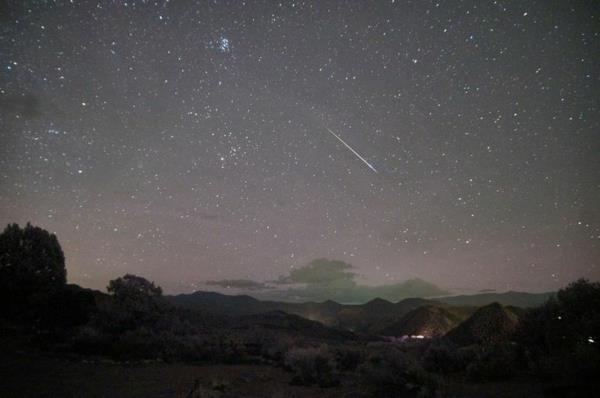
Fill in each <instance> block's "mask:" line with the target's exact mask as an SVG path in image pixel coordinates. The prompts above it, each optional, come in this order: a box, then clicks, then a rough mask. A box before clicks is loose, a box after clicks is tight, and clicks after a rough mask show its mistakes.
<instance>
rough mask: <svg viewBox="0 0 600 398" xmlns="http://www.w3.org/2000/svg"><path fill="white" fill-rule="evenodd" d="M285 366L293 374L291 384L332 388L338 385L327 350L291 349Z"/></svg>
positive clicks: (322, 348)
mask: <svg viewBox="0 0 600 398" xmlns="http://www.w3.org/2000/svg"><path fill="white" fill-rule="evenodd" d="M285 366H286V368H288V369H290V370H291V371H292V372H294V377H293V379H292V383H293V384H299V385H312V384H317V385H318V386H319V387H332V386H335V385H337V384H338V383H339V379H338V373H337V369H336V364H335V361H334V359H333V355H332V354H331V352H330V350H329V348H328V347H327V346H326V345H321V346H320V347H318V348H292V349H291V350H290V351H288V352H287V354H286V356H285Z"/></svg>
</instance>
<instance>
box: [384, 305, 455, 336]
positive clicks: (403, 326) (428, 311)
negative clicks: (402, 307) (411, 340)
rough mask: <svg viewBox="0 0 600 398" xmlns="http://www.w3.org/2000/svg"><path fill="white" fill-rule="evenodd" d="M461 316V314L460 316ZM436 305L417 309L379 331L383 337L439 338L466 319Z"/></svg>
mask: <svg viewBox="0 0 600 398" xmlns="http://www.w3.org/2000/svg"><path fill="white" fill-rule="evenodd" d="M461 315H462V314H461ZM461 315H458V314H457V313H453V312H451V311H450V310H448V309H446V308H443V307H441V306H437V305H424V306H421V307H418V308H416V309H414V310H412V311H410V312H408V313H407V314H406V315H404V316H403V317H402V318H400V319H399V320H397V321H395V322H393V323H391V324H389V325H388V326H386V327H385V328H383V329H382V330H380V331H379V333H378V334H381V335H383V336H411V335H422V336H425V337H439V336H443V335H444V334H446V333H447V332H448V331H450V330H451V329H453V328H455V327H456V326H457V325H458V324H459V323H460V322H462V321H463V320H464V319H465V318H466V317H465V316H464V315H462V316H461Z"/></svg>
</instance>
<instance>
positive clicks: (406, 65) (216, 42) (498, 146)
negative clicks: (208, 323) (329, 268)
mask: <svg viewBox="0 0 600 398" xmlns="http://www.w3.org/2000/svg"><path fill="white" fill-rule="evenodd" d="M599 65H600V6H599V4H598V3H597V2H595V1H569V2H566V1H543V2H542V1H527V2H522V1H512V0H510V1H475V0H473V1H469V0H465V1H458V2H453V1H400V0H397V1H386V2H384V1H364V2H354V1H315V2H302V1H299V2H280V3H278V2H271V1H256V2H254V1H246V2H243V1H183V0H181V1H177V0H171V1H168V0H161V1H149V0H148V1H135V0H132V1H116V0H115V1H76V0H72V1H59V0H57V1H8V2H5V3H4V5H1V6H0V222H1V223H2V224H7V223H9V222H19V223H25V222H27V221H31V222H32V223H33V224H36V225H39V226H41V227H43V228H46V229H48V230H51V231H53V232H55V233H56V234H57V236H58V238H59V240H60V242H61V244H62V246H63V249H64V251H65V254H66V257H67V270H68V278H69V280H70V281H71V282H75V283H80V284H82V285H84V286H89V287H95V288H103V287H105V286H106V284H107V281H108V280H109V279H112V278H114V277H116V276H120V275H123V274H124V273H135V274H138V275H142V276H144V277H147V278H149V279H153V280H155V281H157V282H158V283H159V284H160V285H161V286H163V287H164V288H165V290H166V291H167V292H183V291H191V290H195V289H196V288H198V287H199V286H200V285H201V284H202V282H203V281H206V280H216V279H242V278H249V279H253V280H258V281H264V280H272V279H275V278H277V276H279V275H282V274H286V273H287V272H288V271H289V269H290V267H298V266H302V265H304V264H306V263H308V262H309V261H311V260H312V259H314V258H319V257H328V258H334V259H339V260H343V261H346V262H348V263H351V264H353V265H354V266H355V267H356V270H357V272H358V273H359V274H360V275H361V277H362V279H364V281H365V283H387V282H389V281H400V280H403V279H407V278H413V277H420V278H423V279H425V280H427V281H430V282H433V283H436V284H439V285H440V286H444V287H447V288H450V289H457V290H460V289H471V290H479V289H487V288H490V289H499V290H507V289H515V290H530V291H543V290H552V289H556V288H558V287H561V286H563V285H565V284H566V283H568V282H570V281H572V280H574V279H576V278H579V277H588V278H592V279H598V278H599V277H600V268H599V263H598V259H599V258H600V207H599V205H598V204H599V203H600V156H599V154H600V138H599V134H600V114H599V107H600V95H599V94H600V67H599ZM327 128H329V129H331V130H332V131H333V132H335V134H338V135H339V136H340V137H341V138H342V139H343V140H344V141H345V142H347V143H348V144H349V145H351V146H352V148H354V149H356V151H357V152H358V153H360V154H361V155H362V156H363V157H364V158H365V159H366V160H367V161H368V162H369V163H370V164H372V165H373V166H374V167H375V168H376V169H377V171H378V173H374V172H373V171H372V170H370V169H369V168H368V167H366V165H365V164H364V163H363V162H361V161H360V160H359V159H358V158H357V157H356V156H354V155H353V154H352V153H351V152H350V151H348V149H347V148H345V147H344V145H342V144H341V143H340V142H339V141H337V140H336V139H335V137H333V136H332V135H331V134H329V133H328V131H327Z"/></svg>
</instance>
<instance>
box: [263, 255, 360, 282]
mask: <svg viewBox="0 0 600 398" xmlns="http://www.w3.org/2000/svg"><path fill="white" fill-rule="evenodd" d="M352 268H353V267H352V265H350V264H347V263H345V262H343V261H337V260H328V259H326V258H319V259H316V260H313V261H311V262H310V263H309V264H308V265H305V266H304V267H301V268H295V269H292V270H291V271H290V274H289V275H287V276H280V277H279V279H277V280H276V281H274V282H275V283H278V284H293V283H306V284H333V283H340V282H347V281H352V280H353V279H354V276H355V274H354V273H353V272H349V271H348V270H350V269H352Z"/></svg>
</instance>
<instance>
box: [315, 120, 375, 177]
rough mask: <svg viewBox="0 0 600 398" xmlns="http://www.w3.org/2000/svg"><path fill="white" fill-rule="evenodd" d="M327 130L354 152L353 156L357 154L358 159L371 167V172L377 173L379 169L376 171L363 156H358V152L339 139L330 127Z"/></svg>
mask: <svg viewBox="0 0 600 398" xmlns="http://www.w3.org/2000/svg"><path fill="white" fill-rule="evenodd" d="M325 128H326V129H327V131H329V132H330V133H331V134H333V136H334V137H335V138H337V139H338V140H339V141H340V142H341V143H342V144H344V146H345V147H346V148H348V149H349V150H350V152H352V153H353V154H355V155H356V156H357V157H358V158H359V159H360V160H362V161H363V163H364V164H366V165H367V166H369V168H370V169H371V170H373V171H374V172H375V173H377V169H375V167H373V165H371V163H369V162H367V161H366V160H365V158H363V157H362V156H360V155H359V154H358V152H356V151H355V150H354V149H352V147H351V146H350V145H348V144H346V142H345V141H344V140H343V139H341V138H340V137H339V136H338V135H337V134H336V133H334V132H333V131H331V130H330V129H329V127H325Z"/></svg>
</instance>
